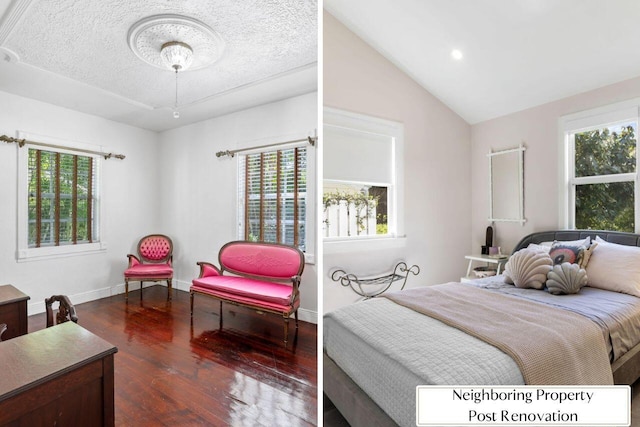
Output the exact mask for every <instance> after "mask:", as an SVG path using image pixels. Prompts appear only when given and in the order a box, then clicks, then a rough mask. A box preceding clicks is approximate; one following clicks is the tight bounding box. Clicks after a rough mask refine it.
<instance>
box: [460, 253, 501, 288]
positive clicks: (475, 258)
mask: <svg viewBox="0 0 640 427" xmlns="http://www.w3.org/2000/svg"><path fill="white" fill-rule="evenodd" d="M465 259H468V260H469V266H468V267H467V275H466V276H465V277H462V278H461V279H460V281H461V282H465V281H467V280H472V279H475V278H476V277H473V276H471V269H472V268H473V263H474V262H483V263H485V264H496V265H497V267H496V270H497V271H496V274H500V272H501V269H502V268H503V267H504V265H505V264H506V263H507V261H508V260H509V256H508V255H500V256H498V255H465Z"/></svg>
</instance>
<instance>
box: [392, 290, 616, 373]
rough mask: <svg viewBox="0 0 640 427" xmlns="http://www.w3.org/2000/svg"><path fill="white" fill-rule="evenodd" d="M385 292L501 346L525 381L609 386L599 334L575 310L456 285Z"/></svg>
mask: <svg viewBox="0 0 640 427" xmlns="http://www.w3.org/2000/svg"><path fill="white" fill-rule="evenodd" d="M385 296H386V298H388V299H390V300H392V301H393V302H395V303H397V304H400V305H403V306H405V307H408V308H411V309H412V310H415V311H417V312H419V313H422V314H426V315H428V316H430V317H433V318H435V319H438V320H440V321H441V322H443V323H445V324H447V325H449V326H453V327H455V328H458V329H460V330H462V331H464V332H466V333H468V334H470V335H473V336H475V337H477V338H480V339H482V340H484V341H486V342H487V343H489V344H491V345H493V346H495V347H497V348H499V349H500V350H502V351H503V352H505V353H507V354H508V355H509V356H511V357H512V358H513V359H514V360H515V362H516V363H517V364H518V366H519V367H520V370H521V372H522V376H523V377H524V379H525V383H526V384H528V385H543V384H544V385H596V384H606V385H608V384H613V376H612V373H611V365H610V363H609V357H608V352H607V347H606V345H605V341H604V338H603V336H602V332H601V330H600V328H599V327H598V326H597V325H596V324H595V323H594V322H592V321H591V320H589V319H587V318H585V317H584V316H581V315H579V314H576V313H572V312H568V311H565V310H562V309H557V308H552V307H548V306H546V305H544V304H540V303H537V302H533V301H526V300H522V299H520V298H517V297H512V296H510V295H502V294H496V293H493V292H487V291H486V290H483V289H477V288H474V287H471V286H466V285H463V284H460V283H447V284H443V285H436V286H427V287H422V288H414V289H409V290H404V291H400V292H393V293H389V294H386V295H385Z"/></svg>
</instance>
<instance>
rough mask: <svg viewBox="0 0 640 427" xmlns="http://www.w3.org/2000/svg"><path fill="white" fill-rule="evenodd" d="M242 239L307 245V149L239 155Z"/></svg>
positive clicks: (239, 203) (302, 248)
mask: <svg viewBox="0 0 640 427" xmlns="http://www.w3.org/2000/svg"><path fill="white" fill-rule="evenodd" d="M238 159H239V166H240V167H239V168H238V170H239V176H238V194H239V197H238V205H239V206H238V212H239V215H238V216H239V230H238V231H239V235H240V238H241V239H245V240H251V241H259V242H273V243H283V244H288V245H292V246H296V247H298V248H300V250H302V251H305V250H306V246H307V238H306V225H307V224H306V222H307V214H306V212H307V147H306V146H298V147H292V148H282V149H280V150H270V151H264V152H259V153H252V154H246V155H240V156H238Z"/></svg>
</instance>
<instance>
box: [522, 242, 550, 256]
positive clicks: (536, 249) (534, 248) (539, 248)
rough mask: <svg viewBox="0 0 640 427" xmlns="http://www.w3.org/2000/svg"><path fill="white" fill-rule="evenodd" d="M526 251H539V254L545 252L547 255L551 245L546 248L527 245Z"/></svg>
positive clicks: (544, 246) (545, 246) (532, 244)
mask: <svg viewBox="0 0 640 427" xmlns="http://www.w3.org/2000/svg"><path fill="white" fill-rule="evenodd" d="M527 249H530V250H532V251H540V252H545V253H547V254H548V253H549V251H550V250H551V245H549V246H547V245H544V244H540V245H539V244H537V243H529V246H527Z"/></svg>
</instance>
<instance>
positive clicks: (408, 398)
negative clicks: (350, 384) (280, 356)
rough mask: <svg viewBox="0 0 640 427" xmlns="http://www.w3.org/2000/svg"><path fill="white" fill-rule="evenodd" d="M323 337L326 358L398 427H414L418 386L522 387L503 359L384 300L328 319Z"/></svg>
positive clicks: (512, 366) (460, 334)
mask: <svg viewBox="0 0 640 427" xmlns="http://www.w3.org/2000/svg"><path fill="white" fill-rule="evenodd" d="M323 334H324V348H325V351H326V353H327V355H328V356H329V357H331V359H333V360H334V361H335V362H336V363H337V364H338V366H340V367H341V368H342V370H343V371H344V372H345V373H346V374H347V375H349V376H350V377H351V378H352V379H353V380H354V381H355V382H356V383H357V384H358V385H359V386H360V388H362V389H363V390H364V391H365V392H366V393H367V394H368V395H369V396H370V397H371V398H372V399H373V401H374V402H376V404H377V405H378V406H380V408H382V409H383V410H384V411H385V412H386V413H387V414H388V415H389V416H390V417H391V418H392V419H393V420H394V421H396V422H397V423H398V424H399V425H401V426H415V422H416V420H415V416H416V414H415V387H416V386H418V385H424V384H434V385H452V384H459V385H475V384H493V385H500V384H505V385H514V384H524V380H523V378H522V375H521V374H520V370H519V369H518V366H517V364H516V363H515V362H514V361H513V359H511V357H509V356H508V355H507V354H505V353H503V352H502V351H500V350H498V349H497V348H495V347H493V346H492V345H489V344H487V343H485V342H483V341H481V340H479V339H477V338H474V337H472V336H470V335H467V334H466V333H464V332H461V331H459V330H458V329H456V328H453V327H450V326H447V325H445V324H444V323H442V322H440V321H438V320H435V319H432V318H430V317H428V316H424V315H422V314H420V313H417V312H415V311H413V310H411V309H408V308H406V307H402V306H400V305H398V304H395V303H393V302H392V301H389V300H387V299H386V298H380V299H372V300H368V301H364V302H360V303H356V304H353V305H351V306H348V307H344V308H342V309H338V310H336V311H333V312H331V313H328V314H327V315H325V317H324V325H323ZM434 342H437V343H438V345H437V346H434V345H433V343H434Z"/></svg>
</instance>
